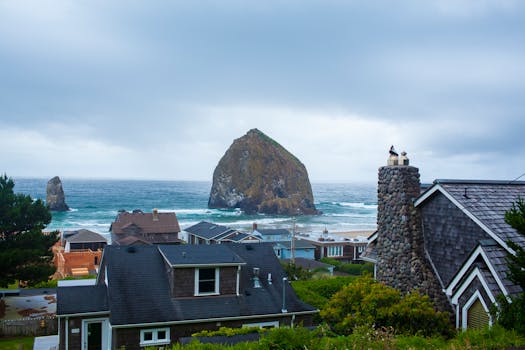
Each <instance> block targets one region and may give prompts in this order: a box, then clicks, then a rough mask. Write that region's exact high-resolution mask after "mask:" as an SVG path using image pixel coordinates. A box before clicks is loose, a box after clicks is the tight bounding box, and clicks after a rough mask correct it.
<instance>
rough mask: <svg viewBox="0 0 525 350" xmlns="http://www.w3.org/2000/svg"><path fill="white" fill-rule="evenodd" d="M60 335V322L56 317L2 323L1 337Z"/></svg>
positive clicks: (4, 321) (0, 322)
mask: <svg viewBox="0 0 525 350" xmlns="http://www.w3.org/2000/svg"><path fill="white" fill-rule="evenodd" d="M53 334H58V320H57V318H56V317H54V316H49V317H38V318H22V319H18V320H2V321H0V337H12V336H13V337H14V336H34V337H39V336H43V335H53Z"/></svg>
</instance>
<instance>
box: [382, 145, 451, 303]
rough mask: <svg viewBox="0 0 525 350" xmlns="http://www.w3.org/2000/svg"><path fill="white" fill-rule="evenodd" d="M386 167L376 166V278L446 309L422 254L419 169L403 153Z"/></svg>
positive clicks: (428, 264)
mask: <svg viewBox="0 0 525 350" xmlns="http://www.w3.org/2000/svg"><path fill="white" fill-rule="evenodd" d="M393 153H395V151H393V146H392V148H391V149H390V156H389V159H388V161H387V164H388V165H387V166H383V167H381V168H379V179H378V184H377V196H378V198H377V202H378V203H377V204H378V207H377V240H376V250H377V266H376V269H377V270H376V271H377V280H378V281H380V282H383V283H385V284H387V285H389V286H391V287H394V288H396V289H398V290H400V291H401V292H402V293H407V292H410V291H412V290H414V289H419V290H420V291H421V292H422V293H425V294H428V295H429V296H430V297H431V298H432V299H434V300H435V301H436V304H437V305H439V306H438V307H439V309H441V310H446V311H450V304H449V303H448V301H447V299H446V296H445V294H444V293H443V292H442V288H443V287H442V286H441V284H440V283H439V281H438V279H437V277H436V275H435V274H434V272H433V270H432V268H431V266H430V263H429V262H428V260H427V259H426V257H425V253H424V236H423V229H422V221H421V216H420V213H419V210H417V209H416V208H415V207H414V200H415V199H416V198H417V197H418V196H419V194H420V191H421V190H420V189H421V183H420V180H419V177H420V176H419V169H418V168H416V167H413V166H410V165H408V164H409V160H408V157H407V155H406V152H403V153H402V154H401V157H400V158H399V162H397V164H394V162H393V158H396V160H397V154H393Z"/></svg>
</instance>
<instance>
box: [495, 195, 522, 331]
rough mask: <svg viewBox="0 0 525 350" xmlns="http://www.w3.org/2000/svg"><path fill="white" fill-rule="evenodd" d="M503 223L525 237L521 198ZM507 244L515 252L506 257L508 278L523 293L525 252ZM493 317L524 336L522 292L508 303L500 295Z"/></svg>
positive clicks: (520, 248) (519, 247)
mask: <svg viewBox="0 0 525 350" xmlns="http://www.w3.org/2000/svg"><path fill="white" fill-rule="evenodd" d="M505 222H506V223H507V224H509V225H510V226H512V227H513V228H514V229H516V231H518V233H519V234H521V235H525V202H523V200H522V199H521V198H520V199H518V201H517V202H516V203H514V204H513V205H512V208H511V209H510V210H509V211H508V212H506V213H505ZM507 244H508V246H509V247H510V248H511V249H512V250H514V251H515V252H516V254H515V255H513V254H509V255H508V257H507V264H508V267H509V273H508V278H509V279H510V280H511V281H512V282H513V283H515V284H517V285H519V286H520V287H521V288H522V290H524V291H525V251H524V250H523V248H522V247H521V246H519V245H517V244H516V243H514V242H512V241H508V242H507ZM493 315H496V316H497V318H498V322H499V323H500V324H501V325H502V326H503V327H505V328H507V329H514V330H516V331H517V332H519V333H521V334H522V335H525V294H524V293H523V292H522V293H521V294H519V295H518V296H516V297H514V298H512V299H511V300H510V302H509V300H507V298H505V297H504V296H503V295H500V296H499V297H498V306H497V307H496V308H494V309H493Z"/></svg>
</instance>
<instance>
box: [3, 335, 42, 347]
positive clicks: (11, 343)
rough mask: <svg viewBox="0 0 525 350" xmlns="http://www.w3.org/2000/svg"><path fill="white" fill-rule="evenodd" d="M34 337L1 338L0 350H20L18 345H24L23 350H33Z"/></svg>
mask: <svg viewBox="0 0 525 350" xmlns="http://www.w3.org/2000/svg"><path fill="white" fill-rule="evenodd" d="M34 339H35V338H34V337H21V338H0V350H18V349H19V348H18V345H19V344H23V348H22V349H23V350H32V349H33V341H34Z"/></svg>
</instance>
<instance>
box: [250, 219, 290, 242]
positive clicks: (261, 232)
mask: <svg viewBox="0 0 525 350" xmlns="http://www.w3.org/2000/svg"><path fill="white" fill-rule="evenodd" d="M252 233H253V234H255V235H257V236H259V237H261V238H262V240H263V241H264V242H276V241H279V242H282V241H289V240H291V239H292V234H291V233H290V231H288V230H287V229H285V228H271V229H259V228H258V226H257V224H256V223H254V224H253V228H252Z"/></svg>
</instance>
